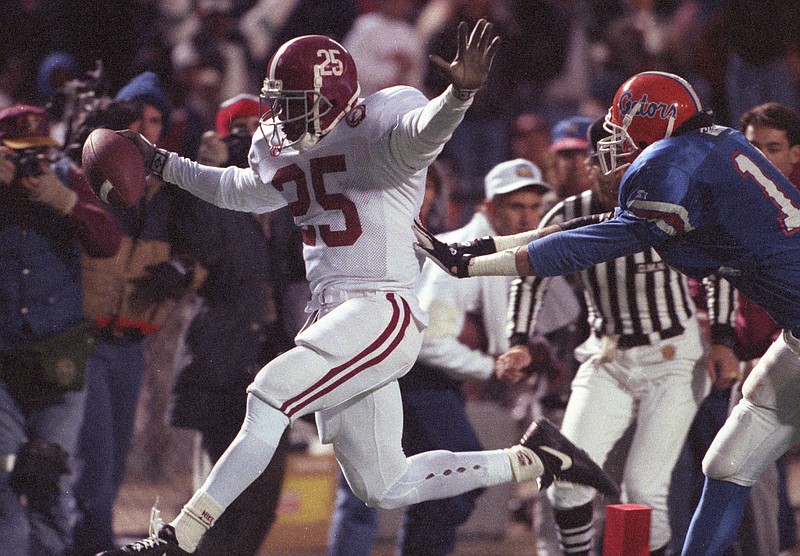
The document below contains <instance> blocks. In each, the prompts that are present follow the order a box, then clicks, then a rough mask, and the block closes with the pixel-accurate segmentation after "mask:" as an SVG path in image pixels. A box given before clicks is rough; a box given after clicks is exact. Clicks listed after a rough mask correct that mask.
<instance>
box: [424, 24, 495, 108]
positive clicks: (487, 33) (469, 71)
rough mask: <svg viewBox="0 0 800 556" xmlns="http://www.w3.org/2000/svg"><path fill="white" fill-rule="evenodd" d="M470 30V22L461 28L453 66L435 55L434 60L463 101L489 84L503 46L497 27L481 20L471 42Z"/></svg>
mask: <svg viewBox="0 0 800 556" xmlns="http://www.w3.org/2000/svg"><path fill="white" fill-rule="evenodd" d="M468 27H469V26H468V24H467V22H466V21H462V22H461V23H459V24H458V51H457V52H456V57H455V59H453V61H452V62H446V61H445V60H444V59H442V58H441V57H440V56H436V55H435V54H434V55H431V56H430V59H431V61H432V62H433V63H434V64H436V65H437V66H439V67H440V68H442V70H444V72H445V73H446V74H447V77H448V79H449V80H450V83H452V85H453V89H454V91H455V94H456V96H457V97H458V98H461V99H462V100H466V99H467V98H469V97H470V96H471V95H472V94H474V93H475V91H477V90H478V89H480V88H481V87H482V86H483V84H484V83H486V78H487V77H488V76H489V70H490V69H491V68H492V60H493V59H494V55H495V54H496V53H497V48H498V47H499V46H500V37H499V36H497V35H495V34H494V32H493V26H492V24H491V23H489V22H488V21H487V20H485V19H480V20H478V22H477V23H476V24H475V27H474V28H473V29H472V32H471V33H470V34H469V38H467V32H468Z"/></svg>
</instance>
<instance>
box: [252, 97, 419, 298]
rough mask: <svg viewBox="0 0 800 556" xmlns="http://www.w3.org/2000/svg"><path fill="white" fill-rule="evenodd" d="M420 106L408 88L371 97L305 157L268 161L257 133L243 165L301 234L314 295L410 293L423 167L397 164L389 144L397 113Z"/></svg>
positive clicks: (284, 155) (293, 153) (288, 152)
mask: <svg viewBox="0 0 800 556" xmlns="http://www.w3.org/2000/svg"><path fill="white" fill-rule="evenodd" d="M426 102H427V99H426V98H425V97H424V96H423V95H422V94H421V93H419V92H418V91H416V90H415V89H411V88H403V89H397V88H395V89H389V90H386V91H382V92H379V93H376V94H374V95H371V96H370V97H368V98H367V99H366V100H364V101H363V102H361V103H360V104H358V105H357V106H356V107H355V108H354V109H353V110H352V111H351V112H350V114H349V115H348V117H347V118H346V119H345V120H344V121H342V122H340V123H339V124H338V125H337V126H336V127H334V128H333V129H332V130H331V131H330V132H329V133H328V134H327V135H326V136H325V137H324V138H323V139H322V140H321V141H319V142H318V143H317V144H316V145H314V146H313V147H312V148H310V149H309V150H307V151H304V152H299V151H297V150H296V149H294V148H285V149H283V151H282V152H281V154H280V155H279V156H271V155H270V154H269V145H268V144H267V141H265V140H264V136H263V134H262V132H261V130H259V131H257V132H256V136H255V140H254V142H253V149H252V151H251V155H250V165H251V167H252V168H253V169H254V170H255V172H256V174H257V175H258V177H259V179H260V180H261V181H263V182H264V183H271V184H272V186H273V187H275V188H276V189H277V190H278V191H280V193H281V194H282V195H283V197H284V198H285V199H286V201H287V203H288V204H289V208H290V210H291V212H292V215H293V216H294V221H295V224H297V226H299V227H300V228H301V229H302V231H303V244H304V246H303V257H304V259H305V261H306V274H307V277H308V280H309V282H310V283H311V288H312V291H313V292H318V291H321V290H322V289H324V288H329V287H337V288H340V289H350V290H352V289H356V290H359V289H370V290H372V289H402V290H407V289H411V288H412V287H413V285H414V281H415V280H416V277H417V274H418V273H419V261H418V260H417V258H416V255H415V253H414V251H413V249H412V248H411V245H412V243H413V241H414V235H413V232H412V231H411V223H412V221H413V219H414V216H415V215H417V214H419V210H420V206H421V204H422V197H423V194H424V190H425V169H424V162H425V161H424V160H419V161H411V162H412V164H413V163H414V162H417V163H416V164H413V166H411V165H409V164H408V163H407V162H405V161H403V160H402V159H401V158H400V157H399V156H397V153H394V152H392V148H391V141H392V137H391V136H392V134H393V132H394V131H395V130H396V129H397V126H398V121H399V119H400V117H401V116H402V115H403V114H404V113H407V112H409V111H410V110H412V109H414V108H419V107H420V106H423V105H424V104H425V103H426ZM409 154H411V155H413V153H409ZM420 167H421V168H422V169H421V170H420V169H417V168H420Z"/></svg>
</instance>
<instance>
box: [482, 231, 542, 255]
mask: <svg viewBox="0 0 800 556" xmlns="http://www.w3.org/2000/svg"><path fill="white" fill-rule="evenodd" d="M540 235H541V232H540V231H539V230H531V231H529V232H522V233H520V234H514V235H513V236H495V237H494V246H495V249H497V250H498V251H505V250H506V249H513V248H514V247H525V246H526V245H528V244H529V243H530V242H532V241H535V240H537V239H539V236H540Z"/></svg>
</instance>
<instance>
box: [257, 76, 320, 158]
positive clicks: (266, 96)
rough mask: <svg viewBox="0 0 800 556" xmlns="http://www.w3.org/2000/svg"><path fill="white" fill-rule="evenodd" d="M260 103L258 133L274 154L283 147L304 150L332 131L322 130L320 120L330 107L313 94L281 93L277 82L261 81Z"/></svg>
mask: <svg viewBox="0 0 800 556" xmlns="http://www.w3.org/2000/svg"><path fill="white" fill-rule="evenodd" d="M260 100H261V105H262V108H261V126H262V131H263V133H264V137H266V138H268V140H269V144H270V146H271V147H272V148H273V149H277V152H280V150H281V149H283V148H284V147H287V146H293V147H295V148H297V149H298V150H300V151H304V150H308V149H309V148H311V147H312V146H313V145H315V144H316V143H317V141H319V139H320V138H321V137H322V136H323V135H325V133H327V131H328V129H330V127H332V126H329V128H328V129H322V126H321V124H320V118H321V117H322V116H324V115H325V114H327V113H328V112H329V111H330V110H331V109H332V108H333V103H331V102H330V101H329V100H328V99H327V98H326V97H325V96H324V95H322V94H321V93H319V92H317V91H313V90H305V91H288V90H283V83H282V81H281V80H280V79H274V80H271V79H265V80H264V87H263V88H262V89H261V96H260ZM265 105H266V106H265ZM265 108H266V110H265ZM264 128H271V129H264Z"/></svg>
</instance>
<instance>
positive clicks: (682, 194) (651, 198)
mask: <svg viewBox="0 0 800 556" xmlns="http://www.w3.org/2000/svg"><path fill="white" fill-rule="evenodd" d="M671 151H674V152H671ZM696 155H697V156H692V153H688V154H687V152H686V149H685V148H683V149H682V150H681V151H680V152H679V151H678V149H677V148H676V146H675V145H674V144H673V143H671V142H670V141H668V140H664V141H659V142H658V143H656V144H654V145H652V146H651V147H650V148H648V149H646V150H645V151H644V152H643V153H642V154H641V155H640V156H639V158H637V159H636V161H635V162H634V163H633V164H632V165H631V167H630V168H629V169H628V171H627V172H626V173H625V177H624V178H623V180H622V183H621V184H620V198H619V204H620V205H619V206H620V207H621V208H622V209H623V211H625V212H628V213H629V214H631V215H632V216H635V217H637V218H640V219H642V220H646V221H648V222H651V223H653V225H655V226H656V227H658V228H659V229H660V230H661V231H662V232H663V233H664V234H666V235H668V236H680V235H683V234H685V233H687V232H690V231H692V230H694V229H695V228H697V227H698V226H700V225H701V224H702V223H701V222H699V221H697V219H698V216H699V215H700V214H702V213H701V212H699V211H694V210H693V208H695V205H696V204H697V203H698V202H699V195H698V191H697V188H696V187H692V177H691V172H692V170H693V169H694V167H695V166H696V165H697V164H699V162H700V160H702V158H701V157H702V153H700V152H698V153H696Z"/></svg>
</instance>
